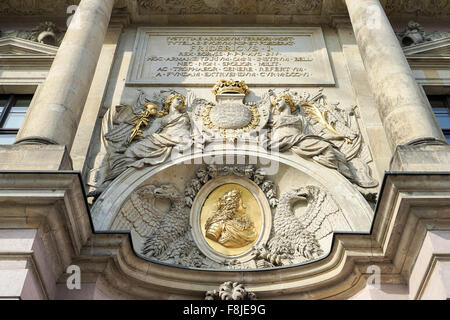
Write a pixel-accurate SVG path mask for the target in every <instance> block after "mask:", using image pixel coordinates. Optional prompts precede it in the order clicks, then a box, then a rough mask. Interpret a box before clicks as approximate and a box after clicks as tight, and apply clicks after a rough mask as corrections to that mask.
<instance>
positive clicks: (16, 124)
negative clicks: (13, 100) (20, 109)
mask: <svg viewBox="0 0 450 320" xmlns="http://www.w3.org/2000/svg"><path fill="white" fill-rule="evenodd" d="M24 118H25V113H9V114H8V116H7V117H6V121H5V124H4V125H3V128H5V129H20V126H21V125H22V121H23V119H24Z"/></svg>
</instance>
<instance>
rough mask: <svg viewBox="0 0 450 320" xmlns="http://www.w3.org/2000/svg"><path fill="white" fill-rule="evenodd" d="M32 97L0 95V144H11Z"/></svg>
mask: <svg viewBox="0 0 450 320" xmlns="http://www.w3.org/2000/svg"><path fill="white" fill-rule="evenodd" d="M32 97H33V96H32V95H0V144H13V143H14V140H15V139H16V135H17V132H18V131H19V129H20V126H21V125H22V121H23V119H24V118H25V114H26V113H27V110H28V107H29V106H30V102H31V98H32Z"/></svg>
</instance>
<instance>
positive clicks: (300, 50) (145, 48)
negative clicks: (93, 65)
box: [127, 27, 335, 86]
mask: <svg viewBox="0 0 450 320" xmlns="http://www.w3.org/2000/svg"><path fill="white" fill-rule="evenodd" d="M229 78H239V79H241V80H244V81H245V82H246V83H247V84H248V85H253V86H303V85H320V86H331V85H334V84H335V82H334V77H333V73H332V70H331V65H330V61H329V57H328V52H327V49H326V46H325V41H324V37H323V33H322V29H321V28H320V27H308V28H265V29H264V30H261V29H257V28H241V29H230V28H190V29H186V28H184V29H180V28H139V29H138V33H137V37H136V43H135V46H134V50H133V59H132V63H131V67H130V73H129V75H128V80H127V84H128V85H137V86H145V85H149V86H154V85H161V86H163V85H178V86H209V85H211V84H212V83H215V82H216V81H217V79H229Z"/></svg>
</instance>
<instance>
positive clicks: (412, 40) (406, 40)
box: [397, 21, 450, 47]
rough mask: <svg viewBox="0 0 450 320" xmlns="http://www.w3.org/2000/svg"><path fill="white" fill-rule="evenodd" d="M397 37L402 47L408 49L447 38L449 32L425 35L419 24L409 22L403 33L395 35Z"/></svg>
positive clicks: (449, 35) (449, 34)
mask: <svg viewBox="0 0 450 320" xmlns="http://www.w3.org/2000/svg"><path fill="white" fill-rule="evenodd" d="M397 37H398V38H399V40H400V43H401V44H402V46H403V47H408V46H411V45H416V44H420V43H423V42H428V41H434V40H439V39H444V38H449V37H450V32H443V31H435V32H432V33H426V32H425V29H424V28H423V27H422V26H421V25H420V24H419V23H417V22H415V21H410V22H409V23H408V26H407V28H406V29H405V30H404V31H402V32H399V33H397Z"/></svg>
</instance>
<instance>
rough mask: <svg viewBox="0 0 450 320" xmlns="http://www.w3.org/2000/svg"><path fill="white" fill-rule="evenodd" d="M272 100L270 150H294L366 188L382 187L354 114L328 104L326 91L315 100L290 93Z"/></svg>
mask: <svg viewBox="0 0 450 320" xmlns="http://www.w3.org/2000/svg"><path fill="white" fill-rule="evenodd" d="M272 96H273V97H272V106H273V108H272V117H271V120H270V121H269V124H268V126H269V128H270V129H271V135H270V142H269V144H268V148H269V149H270V150H273V151H279V152H286V151H289V150H291V151H292V152H294V153H295V154H297V155H299V156H300V157H303V158H307V159H312V160H313V161H315V162H317V163H319V164H321V165H324V166H326V167H329V168H332V169H336V170H337V171H339V172H340V173H341V174H342V175H343V176H345V177H346V178H347V179H349V180H350V181H352V182H353V183H355V184H357V185H358V186H360V187H363V188H372V187H375V186H377V185H378V183H377V181H376V180H374V179H373V178H372V177H371V173H370V168H369V166H368V163H369V162H370V161H371V157H370V153H369V151H368V148H367V146H366V145H364V144H363V142H362V137H361V134H360V132H359V128H358V124H357V121H356V116H355V113H354V110H350V111H348V110H345V109H343V108H341V107H339V105H330V104H328V103H327V102H326V101H325V97H324V95H323V93H322V90H321V91H319V93H318V94H317V95H315V96H313V97H311V96H310V95H309V94H308V95H302V96H299V95H298V94H297V93H293V94H291V93H290V92H289V91H286V92H284V93H282V94H279V95H278V96H276V95H275V94H274V93H272Z"/></svg>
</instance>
